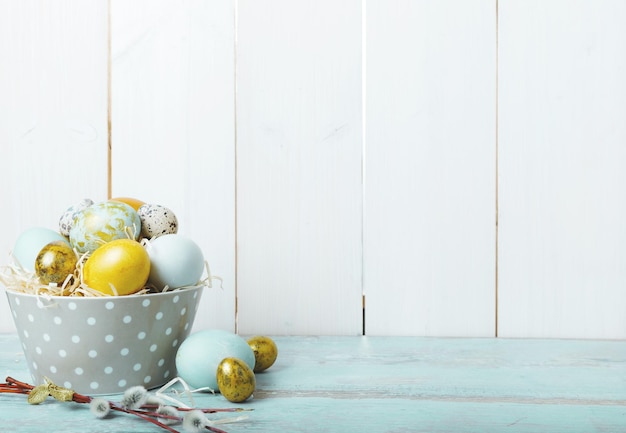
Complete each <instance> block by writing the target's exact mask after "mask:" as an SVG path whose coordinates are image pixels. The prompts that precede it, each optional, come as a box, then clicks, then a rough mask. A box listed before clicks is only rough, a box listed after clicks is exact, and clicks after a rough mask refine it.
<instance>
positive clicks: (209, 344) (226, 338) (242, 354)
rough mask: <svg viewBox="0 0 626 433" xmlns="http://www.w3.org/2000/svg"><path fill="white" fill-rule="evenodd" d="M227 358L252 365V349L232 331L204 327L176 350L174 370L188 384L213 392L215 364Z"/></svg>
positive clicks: (214, 386)
mask: <svg viewBox="0 0 626 433" xmlns="http://www.w3.org/2000/svg"><path fill="white" fill-rule="evenodd" d="M229 357H232V358H237V359H240V360H242V361H243V362H245V363H246V364H247V365H248V367H250V368H251V369H253V368H254V363H255V358H254V352H253V351H252V348H251V347H250V345H249V344H248V342H247V341H246V340H245V339H243V338H242V337H241V336H239V335H237V334H234V333H232V332H228V331H224V330H220V329H205V330H202V331H198V332H195V333H193V334H191V335H190V336H189V337H187V339H186V340H185V341H183V342H182V344H181V345H180V347H179V348H178V351H177V352H176V370H177V371H178V376H179V377H180V378H181V379H183V380H184V381H185V382H187V384H189V386H192V387H194V388H204V387H209V388H211V389H212V390H214V391H217V390H218V385H217V367H218V365H219V364H220V362H222V360H223V359H224V358H229Z"/></svg>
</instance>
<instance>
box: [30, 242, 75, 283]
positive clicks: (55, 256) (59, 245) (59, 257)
mask: <svg viewBox="0 0 626 433" xmlns="http://www.w3.org/2000/svg"><path fill="white" fill-rule="evenodd" d="M77 261H78V257H77V256H76V253H75V252H74V250H73V249H72V248H71V247H70V246H69V245H68V244H67V242H64V241H54V242H50V243H49V244H46V246H44V247H43V248H42V249H41V251H40V252H39V254H38V255H37V258H36V259H35V273H36V274H37V277H39V281H41V283H43V284H50V283H57V284H59V285H60V284H62V283H63V282H64V281H65V279H66V278H67V276H68V275H70V274H73V273H74V271H75V270H76V262H77Z"/></svg>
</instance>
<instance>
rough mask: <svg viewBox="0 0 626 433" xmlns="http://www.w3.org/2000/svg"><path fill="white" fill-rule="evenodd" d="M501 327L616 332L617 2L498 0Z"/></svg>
mask: <svg viewBox="0 0 626 433" xmlns="http://www.w3.org/2000/svg"><path fill="white" fill-rule="evenodd" d="M499 19H500V38H499V39H500V44H499V46H500V50H499V58H500V66H499V77H500V80H499V82H500V90H499V96H500V115H499V119H500V122H499V125H500V126H499V131H500V133H499V149H500V167H501V170H500V248H499V250H500V258H499V264H500V266H499V275H500V283H499V287H500V305H499V310H500V318H501V320H500V334H501V335H502V336H513V337H585V338H624V337H626V315H624V311H625V310H626V291H625V290H624V287H626V226H625V225H624V221H625V220H626V196H625V195H624V185H625V184H626V170H625V169H624V168H625V167H626V146H624V143H625V142H626V122H625V121H624V119H626V81H625V80H624V77H626V55H625V54H624V53H626V29H625V28H624V22H626V3H624V2H622V1H610V0H609V1H591V0H577V1H560V0H550V1H530V2H529V1H511V0H500V17H499Z"/></svg>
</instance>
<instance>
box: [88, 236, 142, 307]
mask: <svg viewBox="0 0 626 433" xmlns="http://www.w3.org/2000/svg"><path fill="white" fill-rule="evenodd" d="M149 275H150V257H149V256H148V253H147V252H146V250H145V249H144V247H143V246H141V244H140V243H139V242H137V241H134V240H132V239H116V240H114V241H111V242H107V243H106V244H104V245H102V246H101V247H100V248H98V249H97V250H95V251H94V252H93V254H92V255H91V256H89V258H88V259H87V261H86V262H85V265H84V267H83V280H84V281H85V284H87V286H89V287H90V288H92V289H94V290H97V291H99V292H102V293H104V294H107V295H130V294H133V293H136V292H138V291H139V290H141V289H142V288H143V287H144V285H145V284H146V281H148V276H149Z"/></svg>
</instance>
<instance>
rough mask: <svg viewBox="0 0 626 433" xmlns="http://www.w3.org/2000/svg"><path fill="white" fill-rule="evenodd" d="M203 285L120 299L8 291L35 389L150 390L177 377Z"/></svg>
mask: <svg viewBox="0 0 626 433" xmlns="http://www.w3.org/2000/svg"><path fill="white" fill-rule="evenodd" d="M202 289H203V286H199V287H192V288H185V289H179V290H175V291H171V292H165V293H155V294H143V295H130V296H116V297H98V298H92V297H61V296H53V297H44V296H36V295H31V294H24V293H17V292H13V291H11V290H6V294H7V298H8V300H9V305H10V308H11V313H12V315H13V321H14V323H15V326H16V328H17V332H18V336H19V338H20V342H21V343H22V348H23V350H24V355H25V357H26V362H27V363H28V368H29V370H30V373H31V375H32V378H33V381H34V383H35V384H41V383H44V381H45V378H48V379H50V380H51V381H52V382H54V383H55V384H57V385H59V386H64V387H66V388H70V389H73V390H75V391H76V392H79V393H82V394H87V395H94V394H115V393H120V392H124V391H125V390H126V389H128V388H129V387H131V386H135V385H142V386H144V387H145V388H147V389H151V388H155V387H158V386H161V385H163V384H165V383H167V382H168V381H169V380H170V379H172V378H173V377H175V376H176V365H175V358H176V351H177V350H178V347H179V346H180V344H181V343H182V342H183V341H184V340H185V338H187V336H188V335H189V333H190V331H191V327H192V325H193V321H194V318H195V315H196V311H197V308H198V303H199V301H200V297H201V293H202Z"/></svg>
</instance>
